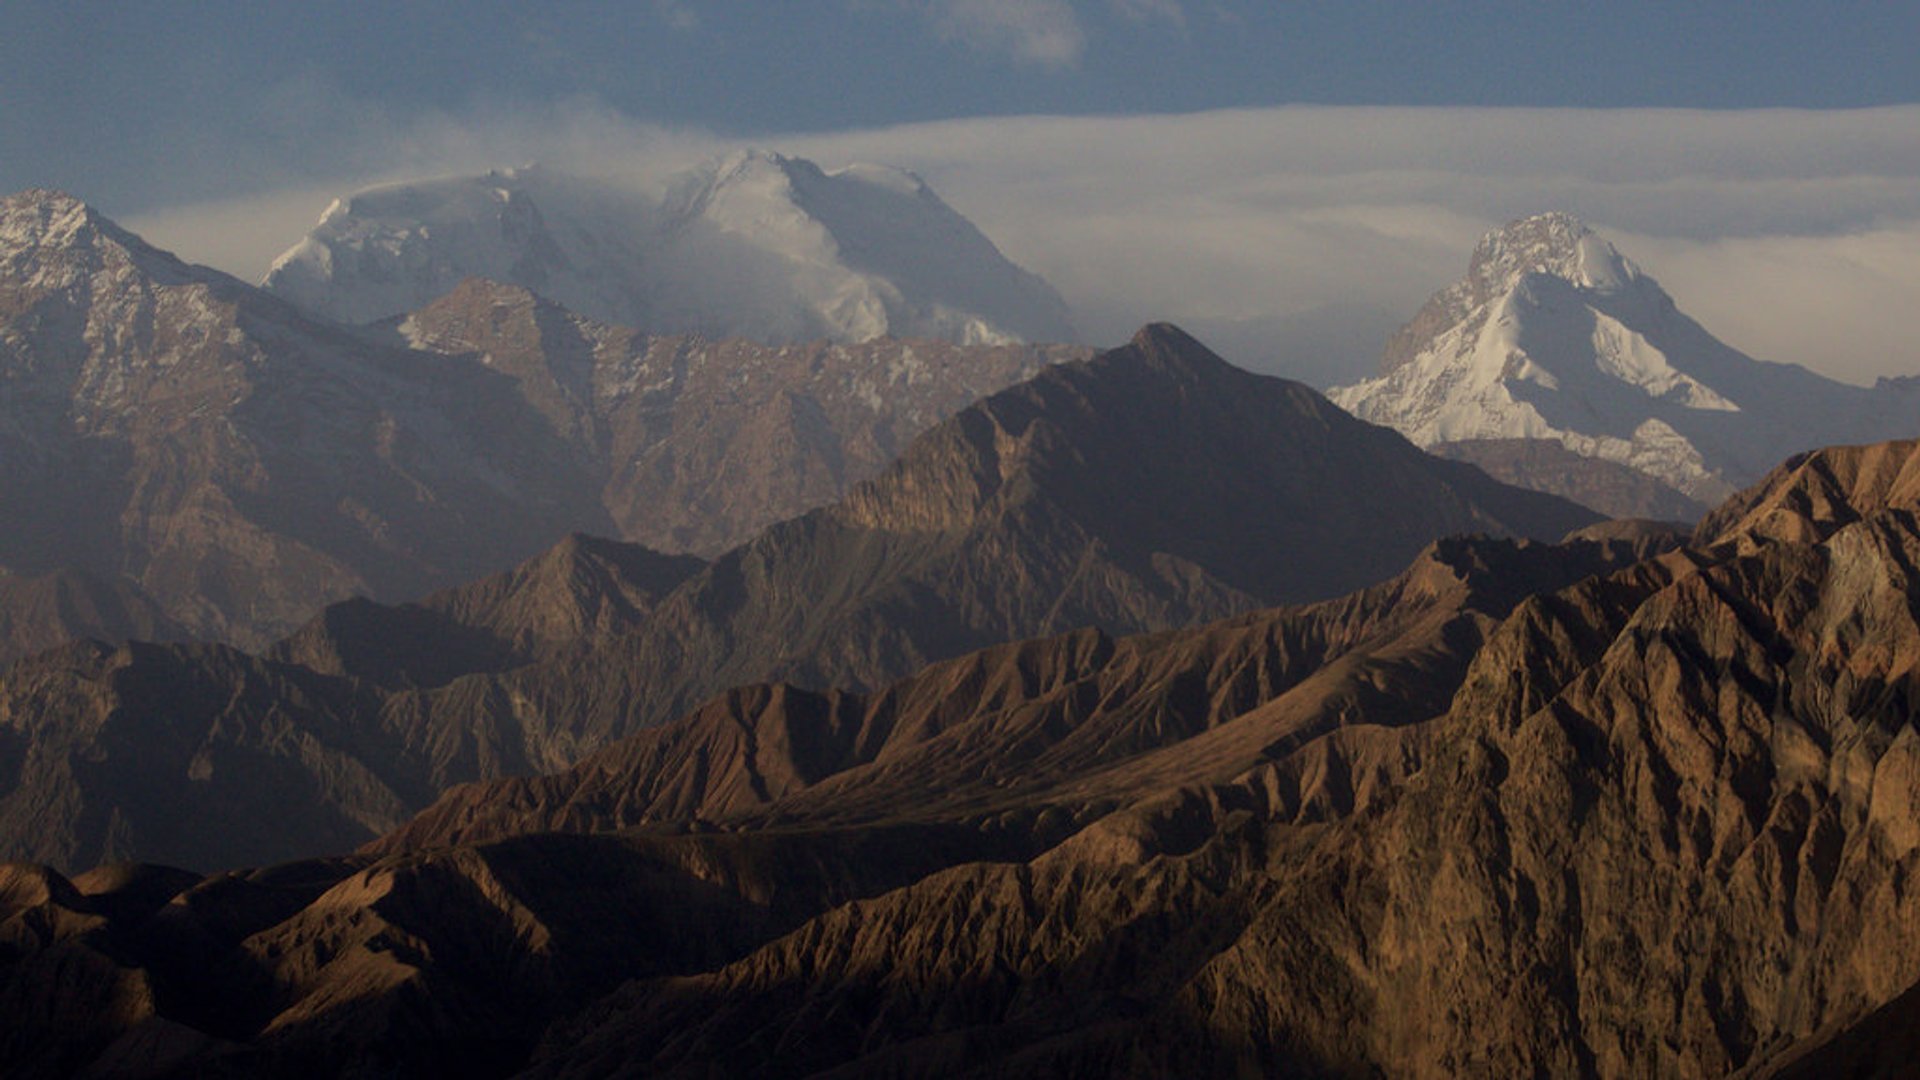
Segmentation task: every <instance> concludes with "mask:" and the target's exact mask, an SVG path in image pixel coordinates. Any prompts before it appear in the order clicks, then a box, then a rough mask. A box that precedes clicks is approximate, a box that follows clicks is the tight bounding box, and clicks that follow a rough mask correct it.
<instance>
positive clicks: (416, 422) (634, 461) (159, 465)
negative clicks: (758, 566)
mask: <svg viewBox="0 0 1920 1080" xmlns="http://www.w3.org/2000/svg"><path fill="white" fill-rule="evenodd" d="M0 342H3V343H4V352H3V353H0V380H4V388H5V395H4V398H0V503H3V504H4V505H6V506H9V507H32V508H33V510H32V513H31V514H22V515H21V516H19V517H17V518H16V519H15V521H14V523H13V525H12V526H11V527H9V528H8V529H7V530H5V531H4V534H3V535H0V570H4V571H10V572H11V573H12V574H14V575H17V576H19V577H24V578H33V577H38V576H40V575H44V574H47V573H51V572H54V571H57V570H63V569H64V570H75V571H81V572H84V573H87V574H90V575H92V576H93V577H94V578H95V579H98V580H99V581H101V582H103V583H110V584H112V585H113V586H114V587H116V588H132V589H134V590H135V591H136V592H138V593H140V594H143V596H144V599H143V598H141V597H134V598H130V599H127V600H124V601H120V602H118V603H120V604H121V606H126V605H132V606H134V607H139V606H142V605H149V606H155V607H157V608H158V609H159V610H160V611H161V612H164V613H165V617H166V618H167V619H169V620H171V622H172V623H173V624H177V625H178V626H179V627H181V628H183V629H184V631H185V632H187V633H191V634H193V635H196V636H199V637H203V638H211V639H219V640H226V641H231V642H236V643H240V644H245V645H251V646H259V645H263V644H265V643H266V642H268V641H271V640H273V639H274V638H276V637H278V636H280V635H282V634H284V633H286V632H288V631H289V630H291V629H292V628H293V627H295V626H297V625H299V624H300V623H301V622H302V621H304V620H305V619H307V618H308V617H310V616H311V615H312V613H313V612H314V611H316V610H317V609H318V608H319V607H320V606H321V605H323V604H325V603H328V602H331V601H334V600H338V599H342V598H345V597H347V596H351V595H355V594H364V595H371V596H375V597H381V598H390V599H396V600H397V599H406V598H412V597H417V596H419V595H421V594H423V593H425V592H428V591H430V590H432V589H436V588H444V587H448V586H451V585H454V584H457V583H461V582H465V581H469V580H472V579H473V578H476V577H479V576H481V575H483V574H487V573H491V572H494V571H497V570H500V569H503V568H505V567H507V566H510V565H512V564H514V563H515V562H518V561H520V560H522V559H524V558H527V557H529V556H531V555H532V554H534V553H535V552H537V551H539V550H541V549H542V548H544V547H546V546H548V545H550V544H552V543H553V542H555V541H556V540H558V539H559V538H560V537H562V536H564V535H566V534H567V533H568V532H570V531H587V532H592V533H596V534H603V535H618V536H626V537H631V538H636V539H643V540H645V541H648V542H650V543H654V544H657V545H659V546H662V547H666V548H670V549H673V550H679V551H684V550H695V551H703V552H714V551H718V550H722V549H724V548H726V547H728V546H730V545H731V544H733V543H735V542H737V541H739V540H740V539H742V538H743V537H745V536H747V535H750V534H751V533H752V532H754V531H755V530H757V529H759V528H760V527H762V526H764V525H766V524H767V523H769V522H771V521H774V520H778V519H779V518H782V517H786V516H789V515H791V514H794V513H798V512H799V511H801V510H804V509H806V508H808V507H810V506H814V505H818V504H819V503H821V502H825V501H828V500H831V499H832V498H834V497H836V496H838V495H839V494H841V493H842V492H844V491H845V490H846V489H847V488H848V487H849V486H850V485H852V484H853V483H854V482H856V481H858V480H861V479H864V478H865V477H867V476H870V475H872V474H873V473H874V472H877V471H878V470H879V469H880V468H881V467H882V466H883V465H885V464H886V462H887V461H889V460H890V459H891V458H892V456H893V455H894V454H895V453H897V452H898V451H899V449H900V448H901V447H903V446H904V445H905V444H906V442H907V440H908V439H910V438H911V437H912V436H913V435H914V434H916V433H917V432H919V431H920V430H922V429H923V428H925V427H926V426H928V425H930V424H932V423H934V422H935V421H936V420H939V419H940V418H942V417H944V416H946V415H947V414H948V413H950V412H952V411H953V410H955V409H958V408H959V407H961V406H962V405H965V404H966V403H968V402H970V401H972V400H973V399H974V398H976V397H978V396H979V395H981V394H983V393H986V392H989V391H992V390H995V389H998V388H1000V387H1002V386H1005V385H1007V384H1009V383H1011V382H1014V381H1017V380H1018V379H1021V378H1023V377H1025V376H1027V375H1030V374H1032V373H1033V372H1035V371H1037V370H1039V368H1040V367H1041V366H1043V365H1044V364H1046V363H1048V362H1050V361H1052V360H1055V359H1059V358H1062V357H1066V356H1079V355H1085V350H1079V349H1074V348H1068V347H1059V348H1042V347H1037V346H980V347H973V348H968V347H961V346H953V345H948V344H945V343H943V342H937V341H905V340H900V339H892V338H889V339H884V340H879V341H874V342H869V343H867V344H863V345H829V344H826V343H823V342H822V343H814V344H811V345H803V346H792V347H779V348H775V347H771V346H761V345H755V344H752V343H748V342H744V341H737V340H736V341H726V342H710V341H705V340H700V339H690V338H664V337H656V336H649V335H644V334H639V333H636V332H634V331H631V330H625V329H621V328H617V327H613V326H608V325H605V324H600V323H595V322H592V321H591V320H587V319H584V318H582V317H580V316H577V315H574V314H572V313H570V312H568V311H566V310H565V309H562V308H560V307H558V306H557V305H555V304H553V303H551V302H549V301H545V300H542V299H539V298H536V297H535V296H534V295H532V294H530V293H528V292H527V291H526V290H524V289H520V288H516V287H511V286H505V285H498V284H489V283H483V282H469V283H467V284H465V285H462V286H460V287H459V288H456V289H455V290H454V291H453V292H452V293H450V294H449V295H447V296H444V297H439V298H437V299H436V300H435V302H434V303H432V304H429V305H428V306H426V307H425V308H423V309H422V310H420V311H419V312H417V313H415V314H414V315H412V316H411V317H410V318H408V319H407V320H406V321H404V322H403V323H400V324H398V325H397V326H396V327H386V328H375V329H372V330H367V329H354V328H346V327H341V326H338V325H335V324H330V323H327V322H323V321H318V320H316V319H314V318H313V317H311V316H309V315H308V314H306V313H304V312H302V311H300V310H299V309H296V308H294V307H292V306H290V305H288V304H287V303H286V302H284V301H282V300H280V299H278V298H276V297H274V296H272V295H270V294H267V293H264V292H262V291H260V290H258V289H254V288H252V287H250V286H247V285H245V284H242V283H241V282H239V281H236V280H234V279H232V278H230V277H227V276H226V275H223V274H220V273H218V272H216V271H212V270H207V269H205V268H201V267H191V266H187V265H185V264H183V263H180V262H179V261H178V260H176V259H174V258H173V257H172V256H170V255H167V254H166V253H164V252H160V251H157V250H155V249H153V248H151V247H149V246H147V245H146V244H144V243H142V242H141V241H140V240H139V238H137V237H135V236H132V235H131V234H129V233H127V232H125V231H124V230H121V229H120V228H118V227H117V226H115V225H114V224H113V223H112V222H110V221H108V220H107V219H106V218H104V217H102V216H101V215H100V214H98V213H97V212H96V211H94V210H92V209H91V208H89V207H86V206H85V205H83V204H81V203H79V202H78V201H76V200H73V199H71V198H68V197H66V196H63V195H59V194H56V193H52V192H28V193H25V194H23V195H18V196H13V197H11V198H8V199H7V200H5V201H4V202H0ZM21 625H24V620H15V626H16V627H18V626H21ZM35 625H43V624H42V623H36V624H35ZM131 625H132V626H133V627H134V628H135V629H143V628H146V627H149V626H151V627H154V628H155V629H153V630H152V631H151V632H150V633H149V636H156V635H157V636H167V635H166V634H164V633H161V632H160V631H159V630H158V628H157V627H158V624H153V623H152V622H151V620H149V621H148V622H147V623H134V624H131ZM66 630H67V631H69V632H84V633H90V634H97V635H102V636H109V637H113V636H117V635H118V634H119V633H121V627H120V626H119V625H117V624H115V623H113V622H112V621H110V620H109V621H103V622H101V623H99V624H97V625H92V626H87V625H83V624H69V625H67V626H66ZM46 632H47V633H53V632H55V630H54V628H52V627H49V628H48V629H47V631H46ZM57 640H59V638H49V637H46V636H37V637H30V638H21V639H19V641H18V643H17V644H15V645H14V647H13V648H11V649H9V650H8V651H7V652H6V653H4V654H0V655H18V653H19V652H20V651H23V650H25V649H27V648H30V647H44V646H47V645H51V644H54V643H55V642H56V641H57Z"/></svg>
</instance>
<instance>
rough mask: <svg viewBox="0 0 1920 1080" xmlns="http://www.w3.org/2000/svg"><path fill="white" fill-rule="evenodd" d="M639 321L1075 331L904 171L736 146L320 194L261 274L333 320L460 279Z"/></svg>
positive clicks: (757, 328) (794, 336)
mask: <svg viewBox="0 0 1920 1080" xmlns="http://www.w3.org/2000/svg"><path fill="white" fill-rule="evenodd" d="M475 276H477V277H485V278H490V279H493V280H497V281H506V282H512V283H514V284H517V285H521V286H524V287H526V288H528V289H531V290H533V291H534V292H537V293H539V294H540V295H542V296H546V297H549V298H551V299H553V300H556V301H558V302H560V303H562V304H565V305H566V306H567V307H569V308H572V309H574V310H576V311H579V312H581V313H583V314H586V315H589V316H592V317H595V318H598V319H600V320H603V321H607V322H614V323H619V324H623V325H628V326H637V327H641V328H644V329H645V330H647V331H648V332H650V333H654V334H693V335H699V336H703V337H708V338H728V337H743V338H748V339H750V340H753V341H759V342H771V343H776V344H780V343H796V342H805V341H813V340H816V339H820V338H826V339H831V340H833V341H838V342H843V343H851V342H862V341H870V340H873V339H875V338H878V337H883V336H893V337H913V338H930V339H937V340H943V341H948V342H953V343H956V344H1009V343H1013V342H1019V341H1046V342H1067V341H1073V340H1076V338H1075V334H1074V331H1073V328H1072V326H1071V324H1070V323H1069V322H1068V319H1067V310H1066V305H1065V304H1064V303H1063V302H1062V301H1061V300H1060V297H1059V295H1058V294H1056V293H1055V292H1054V291H1053V289H1052V287H1050V286H1049V285H1047V283H1046V282H1044V281H1042V280H1041V279H1040V278H1038V277H1036V276H1034V275H1033V274H1030V273H1028V272H1026V271H1024V270H1022V269H1020V268H1019V267H1017V266H1015V265H1013V264H1012V263H1010V262H1008V261H1007V260H1006V258H1005V257H1004V256H1002V255H1001V254H1000V252H999V250H998V249H997V248H995V247H994V246H993V244H992V243H991V242H990V241H988V240H987V238H986V237H985V236H983V235H981V233H980V231H979V230H978V229H976V228H974V226H973V225H972V223H970V222H969V221H967V219H966V218H964V217H962V216H961V215H960V214H958V213H956V212H955V211H954V210H953V209H952V208H951V207H949V206H947V204H946V203H944V202H942V201H941V200H940V198H939V196H937V195H935V194H934V193H933V191H932V190H931V189H930V188H928V187H927V185H926V184H925V183H923V182H922V181H921V180H920V179H919V178H918V177H916V176H914V175H913V174H912V173H909V172H905V171H903V170H900V169H892V168H886V167H882V166H874V165H853V166H849V167H847V168H845V169H841V170H838V171H835V172H826V171H823V170H822V169H821V168H820V167H819V166H817V165H815V164H813V163H812V162H810V161H805V160H801V159H798V158H788V157H782V156H780V155H778V154H770V153H766V152H762V151H744V152H741V153H736V154H734V155H732V156H729V157H727V158H725V159H723V160H719V161H715V162H710V163H708V164H706V165H704V166H701V167H699V168H696V169H693V170H691V171H689V172H687V173H685V174H682V175H680V176H678V177H676V178H674V179H673V180H671V181H670V182H669V183H668V185H667V187H666V190H665V191H664V193H662V194H661V195H659V196H658V197H653V196H647V195H640V194H634V193H629V192H623V191H621V190H617V189H615V188H612V187H610V186H607V185H604V184H595V183H590V182H587V181H584V180H580V179H577V178H573V177H569V176H566V175H564V174H559V173H555V172H553V171H551V170H547V169H543V168H528V169H516V170H508V171H505V172H493V173H488V174H487V175H485V176H481V177H475V178H470V179H469V178H459V179H451V180H437V181H425V182H419V183H407V184H398V185H389V186H385V187H378V188H371V189H368V190H366V191H362V192H359V193H356V194H355V195H352V196H350V197H349V198H347V199H346V200H344V201H340V202H335V203H334V204H333V206H332V207H330V208H329V209H328V210H327V212H326V214H325V216H323V217H322V218H321V219H320V223H319V225H317V226H316V227H315V228H314V230H313V232H311V233H310V234H308V236H307V237H306V239H304V240H302V241H301V242H300V243H299V244H297V245H296V246H294V247H293V248H292V249H290V250H288V251H287V252H286V253H285V254H284V255H282V256H281V257H280V258H279V259H278V260H277V261H276V262H275V263H274V265H273V269H272V270H271V272H269V273H268V275H267V278H266V281H265V287H266V288H267V289H268V290H269V291H271V292H274V293H276V294H278V295H280V296H284V297H286V298H287V299H289V300H291V301H293V302H294V303H296V304H299V305H301V306H302V307H304V308H306V309H308V310H310V311H314V312H317V313H320V314H322V315H325V316H326V317H328V318H331V319H336V320H340V321H344V322H372V321H375V320H378V319H382V318H386V317H389V316H394V315H399V314H401V313H403V312H408V311H413V310H415V309H417V308H420V307H423V306H425V305H426V304H428V303H430V302H432V301H434V300H436V299H438V298H439V297H440V296H442V295H444V294H445V293H446V292H448V291H449V290H450V289H452V288H453V287H454V286H455V285H457V284H459V282H460V281H461V280H463V279H465V278H468V277H475Z"/></svg>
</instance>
